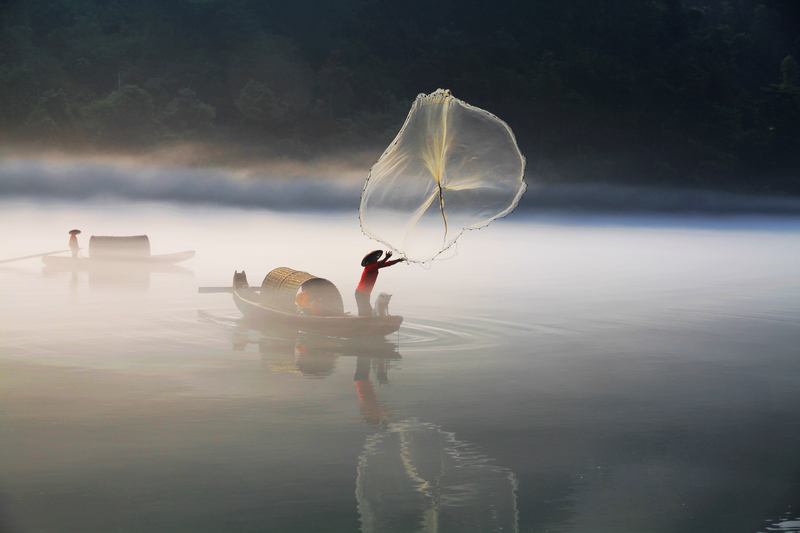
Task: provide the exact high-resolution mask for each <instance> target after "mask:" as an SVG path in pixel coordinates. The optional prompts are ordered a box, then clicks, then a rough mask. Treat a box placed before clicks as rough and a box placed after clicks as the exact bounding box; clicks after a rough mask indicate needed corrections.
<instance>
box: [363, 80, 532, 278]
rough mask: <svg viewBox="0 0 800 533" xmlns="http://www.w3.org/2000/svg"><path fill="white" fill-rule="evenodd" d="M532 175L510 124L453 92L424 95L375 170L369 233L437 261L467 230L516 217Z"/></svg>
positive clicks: (369, 187) (414, 256)
mask: <svg viewBox="0 0 800 533" xmlns="http://www.w3.org/2000/svg"><path fill="white" fill-rule="evenodd" d="M524 172H525V158H524V157H523V155H522V153H521V152H520V151H519V147H518V146H517V142H516V139H515V138H514V133H513V132H512V131H511V128H509V127H508V125H507V124H506V123H505V122H503V121H502V120H500V119H499V118H497V117H496V116H494V115H492V114H491V113H489V112H487V111H484V110H482V109H478V108H477V107H473V106H471V105H469V104H467V103H465V102H462V101H461V100H459V99H457V98H455V97H453V96H452V95H451V94H450V91H447V90H442V89H439V90H437V91H436V92H434V93H432V94H429V95H425V94H420V95H419V96H417V99H416V100H415V101H414V104H413V105H412V106H411V111H410V112H409V114H408V118H406V122H405V124H403V127H402V128H401V129H400V133H398V134H397V137H396V138H395V139H394V141H393V142H392V143H391V144H390V145H389V147H388V148H387V149H386V151H385V152H384V153H383V155H382V156H381V158H380V159H379V160H378V162H377V163H375V165H374V166H373V167H372V169H370V173H369V177H368V178H367V182H366V184H365V185H364V191H363V193H362V195H361V208H360V216H361V228H362V229H363V231H364V233H365V234H366V235H368V236H369V237H371V238H373V239H376V240H378V241H380V242H382V243H384V244H385V245H387V246H389V247H390V248H392V249H393V250H395V251H396V252H399V253H401V254H403V255H405V257H406V258H407V259H408V260H409V261H412V262H418V263H421V262H426V261H430V260H432V259H434V258H435V257H437V256H438V255H440V254H441V253H442V252H444V251H445V250H447V249H448V248H450V246H452V245H453V243H455V241H456V239H458V237H459V236H460V235H461V234H462V233H463V232H464V230H467V229H475V228H480V227H483V226H485V225H487V224H489V223H490V222H491V221H492V220H494V219H496V218H499V217H504V216H506V215H507V214H509V213H510V212H511V211H512V210H513V209H514V208H515V207H516V206H517V204H518V203H519V200H520V198H521V197H522V194H523V193H524V192H525V182H524V180H523V175H524Z"/></svg>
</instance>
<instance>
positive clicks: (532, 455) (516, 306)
mask: <svg viewBox="0 0 800 533" xmlns="http://www.w3.org/2000/svg"><path fill="white" fill-rule="evenodd" d="M4 168H7V167H4ZM69 172H72V171H71V170H70V171H68V173H69ZM120 172H122V171H120ZM125 172H128V171H125ZM125 172H123V174H124V176H123V177H120V178H118V181H119V183H121V184H122V185H120V187H122V188H121V189H120V190H122V191H123V192H122V194H121V195H118V196H116V197H114V198H113V199H104V200H100V199H99V198H93V199H92V200H90V201H82V200H78V199H75V198H70V197H68V199H66V200H65V199H64V198H63V197H62V196H60V193H59V194H51V193H46V192H44V193H37V192H32V193H30V194H27V193H26V194H25V195H17V194H14V195H9V194H8V193H7V192H4V193H3V195H4V197H3V199H2V200H0V227H2V228H3V231H2V233H0V249H2V250H3V255H2V257H0V260H2V259H5V258H11V257H18V256H23V255H29V254H35V253H42V252H46V251H51V250H58V249H66V248H67V239H68V237H69V236H68V234H67V232H68V230H70V229H73V228H78V229H81V230H83V232H84V233H83V234H82V235H81V236H80V237H79V239H80V242H81V243H82V245H84V246H85V245H86V244H87V243H88V238H89V236H90V235H93V234H94V235H134V234H148V235H149V237H150V242H151V247H152V252H153V253H154V254H160V253H171V252H176V251H180V250H186V249H194V250H196V251H197V255H196V257H195V258H194V259H192V260H190V261H188V262H186V263H182V264H181V265H180V266H179V267H178V268H177V269H174V270H169V271H160V272H158V271H154V272H144V273H138V274H134V275H125V276H115V275H114V274H113V273H111V274H105V275H104V274H103V273H98V272H90V271H87V272H77V273H75V275H73V273H72V272H58V271H47V270H45V269H43V268H42V265H41V262H40V260H39V259H30V260H25V261H20V262H13V263H6V264H0V295H2V298H0V409H2V411H3V413H4V420H3V424H2V427H1V428H0V439H2V442H3V443H4V444H3V447H2V452H0V454H1V457H0V458H2V461H0V483H1V485H0V488H1V489H2V491H3V494H2V496H3V497H2V498H0V519H2V520H0V526H2V525H5V524H6V523H8V524H10V525H9V527H7V528H5V530H8V531H11V532H14V531H22V532H25V531H76V532H78V531H80V532H82V533H83V532H91V531H98V532H99V531H109V530H115V529H119V528H120V527H122V528H123V529H125V528H127V529H128V530H130V531H141V530H147V529H153V528H154V527H157V528H160V529H164V530H169V531H192V532H195V533H196V532H198V531H208V532H211V531H222V530H224V531H256V530H263V529H265V528H268V529H271V530H273V531H287V532H288V531H298V530H314V529H315V528H316V527H318V524H325V525H326V526H325V527H326V529H327V530H329V531H357V530H358V529H359V528H362V527H367V526H365V524H367V523H372V524H375V523H378V522H376V520H378V521H384V520H388V521H390V522H391V521H394V520H399V518H398V517H401V516H402V517H403V520H407V522H404V523H405V524H411V525H413V526H414V527H412V529H413V528H416V529H418V530H425V531H432V530H433V528H435V527H439V531H466V530H468V529H464V527H463V525H461V526H455V525H450V523H449V522H448V523H445V522H439V523H438V524H437V523H433V522H431V521H430V519H431V517H433V516H444V515H445V513H444V512H438V511H448V512H449V513H450V514H449V516H458V512H453V509H457V507H450V508H446V509H442V508H437V507H436V505H439V503H437V502H438V501H439V500H437V499H436V495H437V494H438V493H437V492H436V491H435V490H433V488H435V487H436V486H438V487H441V488H444V489H447V490H450V491H453V490H457V487H454V486H453V485H451V484H449V480H448V479H447V478H442V479H441V480H438V481H436V483H438V485H436V484H434V483H433V482H432V481H431V480H433V479H434V478H435V476H434V475H433V474H431V473H432V472H435V471H436V470H435V468H434V467H436V466H437V464H436V463H435V461H434V460H433V459H434V458H436V457H444V458H443V459H442V461H443V462H442V463H441V464H442V465H445V466H448V465H449V466H450V467H453V468H456V467H458V468H459V470H458V473H457V476H456V477H455V478H454V479H455V480H456V481H458V485H459V486H462V485H463V486H464V487H467V488H468V489H469V490H468V491H466V492H463V493H461V494H459V497H454V496H452V495H451V496H449V497H450V499H449V500H441V501H450V502H463V501H468V502H473V501H484V502H496V506H495V508H496V509H498V510H499V511H501V513H504V514H502V516H497V517H496V518H493V520H494V523H500V524H503V525H504V526H507V527H510V528H512V530H513V528H515V527H516V528H518V529H519V530H520V531H544V530H561V531H587V530H592V531H615V532H618V531H622V532H627V531H641V530H647V531H653V530H659V528H660V529H661V530H664V531H679V530H680V531H708V530H714V529H715V528H717V529H727V530H736V531H758V530H760V529H759V527H761V529H763V527H764V526H763V524H764V523H765V521H766V520H770V521H771V522H775V526H774V527H778V525H777V524H778V522H777V521H776V518H777V517H778V516H783V515H781V513H783V512H785V510H786V509H788V508H790V507H789V506H790V505H791V504H792V503H793V502H796V496H797V495H798V494H800V487H798V486H797V481H796V479H795V476H794V472H796V471H797V469H798V468H800V456H798V453H797V450H796V448H797V447H796V442H797V439H798V438H800V433H799V432H798V431H797V428H796V424H795V423H794V420H796V419H797V416H798V415H799V414H800V389H798V387H797V385H796V376H797V374H798V372H799V371H800V360H799V359H798V357H797V331H798V326H800V303H799V302H800V220H798V219H797V218H790V217H784V218H777V217H754V216H728V217H725V218H719V217H708V216H691V217H690V216H670V217H666V216H642V215H639V216H606V215H598V214H595V215H592V216H588V215H585V214H584V215H580V216H579V215H574V214H564V213H561V214H552V213H551V214H548V215H542V214H540V213H538V212H536V211H533V210H529V211H526V210H524V209H523V210H520V211H517V212H515V213H513V214H512V215H511V216H510V217H508V218H506V219H503V220H499V221H496V222H495V223H493V224H492V225H491V226H490V227H488V228H485V229H482V230H480V231H475V232H470V233H468V234H466V235H465V236H464V237H463V238H462V239H461V240H459V245H458V248H457V250H456V254H455V255H454V256H453V257H452V258H451V259H449V260H446V261H435V262H433V263H432V264H430V265H428V266H427V267H421V266H416V265H414V266H412V265H403V264H399V265H396V266H393V267H391V268H389V269H386V270H383V271H382V272H381V274H380V277H379V279H378V284H377V286H376V289H375V292H376V293H377V292H379V291H385V292H389V293H392V294H393V298H392V305H391V312H392V313H393V314H400V315H403V316H404V317H405V322H404V325H403V327H402V328H401V330H400V332H399V333H398V334H397V335H393V336H389V337H387V339H386V340H385V341H384V342H383V343H379V344H368V345H366V346H359V345H352V344H347V343H345V344H341V343H336V342H333V341H331V342H327V343H319V342H316V341H310V340H309V339H304V338H297V339H290V340H289V341H288V343H287V342H286V341H285V340H284V339H278V338H274V337H271V336H270V335H269V334H265V333H262V332H259V331H254V330H252V329H248V328H246V327H244V326H243V325H242V324H241V323H240V321H239V317H240V315H239V313H238V311H237V310H236V309H235V307H234V305H233V302H232V300H231V297H230V295H229V294H198V293H197V288H198V287H199V286H221V285H229V284H230V282H231V277H232V274H233V271H234V270H242V269H245V270H246V271H247V273H248V277H249V280H250V283H251V284H259V283H260V281H261V279H262V278H263V276H264V275H265V274H266V273H267V272H268V271H269V270H271V269H272V268H275V267H278V266H290V267H294V268H297V269H301V270H306V271H308V272H311V273H313V274H316V275H319V276H322V277H326V278H328V279H330V280H331V281H333V282H334V283H335V284H336V285H337V286H338V287H339V289H340V291H341V292H342V296H343V298H344V301H345V307H346V309H347V310H350V311H353V310H354V309H355V302H354V301H353V296H352V292H353V290H354V288H355V285H356V283H357V281H358V277H359V276H360V271H361V268H360V267H359V262H360V259H361V257H362V256H363V255H364V253H366V252H367V251H370V250H372V249H375V248H378V246H376V244H375V243H374V242H372V241H370V240H369V239H367V238H366V237H365V236H364V235H363V234H362V233H361V231H360V228H359V225H358V214H357V195H358V193H359V189H358V187H357V186H354V185H350V186H351V187H355V189H354V194H356V198H354V199H350V198H344V196H342V197H341V198H339V199H337V197H335V196H334V197H333V199H332V200H331V202H332V205H334V206H335V205H337V202H341V203H340V204H338V207H336V208H331V209H312V210H309V209H307V208H304V209H303V210H286V205H284V206H283V207H279V206H278V204H280V203H281V198H280V197H269V195H265V196H264V198H267V197H269V199H268V200H265V201H266V202H267V203H268V205H274V206H276V207H275V209H258V208H253V207H252V205H248V206H246V208H245V209H242V208H238V207H232V206H231V205H224V204H226V203H227V204H235V198H237V195H239V194H240V193H241V191H239V192H231V191H230V190H228V191H227V192H226V190H225V189H226V187H230V188H231V189H232V190H236V188H237V187H238V185H237V183H238V182H235V181H232V182H230V183H229V182H225V181H224V180H223V181H222V182H220V183H217V182H216V181H215V182H214V183H215V184H216V185H215V187H211V186H209V187H208V189H207V191H208V194H207V197H206V198H207V199H209V200H212V199H213V198H214V197H215V196H219V197H221V198H223V199H224V198H227V199H228V200H225V201H223V202H219V203H214V202H205V201H204V202H200V203H197V202H195V201H183V200H176V201H166V199H165V198H158V197H157V195H155V194H154V195H153V196H147V197H145V196H142V197H137V196H135V195H133V196H131V197H129V198H127V199H124V198H122V197H124V196H126V195H128V192H125V191H129V189H125V188H124V187H132V188H138V189H141V190H147V187H145V186H144V183H147V181H146V179H143V181H142V183H140V184H138V185H135V187H134V186H133V185H130V184H127V181H128V179H129V178H130V179H133V180H136V179H139V178H138V177H137V176H138V174H137V172H136V171H133V170H131V171H130V174H126V173H125ZM101 174H102V172H98V173H97V175H96V177H95V178H93V179H95V180H96V181H94V182H91V183H93V184H96V183H99V182H101V181H102V179H101V178H100V176H101ZM179 174H180V175H182V176H184V177H183V178H181V179H180V180H178V182H179V183H180V187H176V188H175V190H176V191H177V190H180V189H181V188H190V187H191V186H192V184H193V183H194V178H193V176H194V177H196V171H191V170H183V171H181V172H180V173H179ZM199 174H201V175H202V174H203V173H202V172H201V173H199ZM3 179H6V178H3V177H0V182H2V180H3ZM41 179H42V180H43V181H44V182H47V180H50V179H51V178H46V179H45V178H41ZM162 179H163V180H164V181H169V179H170V178H169V176H162V177H160V178H157V179H156V181H159V180H162ZM216 179H217V178H214V180H216ZM212 181H213V180H212ZM111 182H112V183H116V182H115V181H114V180H111ZM200 182H201V183H202V182H203V178H202V177H201V179H200ZM2 183H6V184H7V183H8V181H6V182H2ZM65 183H71V182H70V180H66V182H65ZM93 186H94V185H91V186H89V185H87V187H86V188H85V189H84V191H85V192H86V191H89V190H91V188H92V187H93ZM305 186H306V185H304V184H303V183H299V184H297V191H298V193H299V192H300V191H302V190H303V187H305ZM114 187H116V185H114ZM112 189H113V187H112V188H109V189H108V190H107V192H109V193H110V192H113V190H112ZM63 190H65V189H57V191H63ZM130 190H133V189H130ZM148 194H149V193H148ZM276 194H277V193H276ZM342 194H344V193H342ZM529 194H533V195H535V194H536V191H535V189H534V190H533V191H532V192H529ZM82 196H83V195H79V197H82ZM109 196H110V194H109ZM129 196H130V195H129ZM176 196H177V194H176ZM296 197H298V198H299V197H302V195H301V194H298V196H296ZM137 199H138V200H141V199H144V200H146V201H132V200H137ZM269 202H271V203H269ZM349 202H352V204H353V207H352V209H351V208H348V207H345V206H346V205H348V203H349ZM255 203H257V202H255V201H254V202H253V204H255ZM279 209H282V210H279ZM409 421H413V425H409V424H410V422H409ZM404 439H405V440H404ZM437 440H438V444H437V443H434V441H437ZM454 443H455V444H454ZM454 445H457V448H453V447H454ZM403 446H406V448H405V450H411V451H413V448H414V446H417V447H419V448H418V449H417V450H416V452H415V453H416V454H417V455H415V456H414V457H417V459H415V460H413V461H411V462H412V463H415V462H416V463H418V464H419V465H421V466H420V467H418V468H426V469H427V470H424V471H423V470H420V471H419V473H418V475H417V477H418V478H419V479H421V480H422V482H420V481H419V479H416V478H415V477H414V476H410V474H409V473H408V470H403V471H402V472H400V467H401V466H402V464H401V463H399V462H398V460H402V459H403V456H398V457H395V456H391V457H390V456H387V455H378V452H381V453H387V454H388V453H390V452H391V453H395V454H400V453H406V452H404V451H402V450H403ZM440 446H441V448H440ZM448 446H449V447H448ZM452 449H456V450H457V451H458V450H468V451H469V452H470V454H471V455H470V456H469V457H470V460H469V461H466V462H465V461H463V460H461V459H457V458H456V456H455V455H452V453H451V452H452ZM398 450H400V451H398ZM442 450H444V456H442ZM448 450H449V451H448ZM448 454H450V455H448ZM407 462H408V461H407ZM384 464H386V465H391V466H392V467H393V469H390V468H382V467H381V466H380V465H384ZM465 465H466V466H468V467H469V468H462V467H463V466H465ZM483 465H485V466H483ZM365 469H367V470H365ZM469 469H475V470H474V476H469V474H470V470H469ZM395 471H398V472H400V473H399V474H395V473H394V472H395ZM403 472H404V473H403ZM398 476H401V477H398ZM402 476H404V477H402ZM359 477H360V479H361V481H364V480H367V481H369V482H372V483H373V485H372V486H377V487H380V491H376V492H373V493H370V492H365V491H367V490H368V489H367V484H359ZM409 480H411V481H409ZM395 482H396V483H398V485H397V487H401V488H402V489H403V490H398V491H396V492H386V491H389V490H390V489H391V487H392V486H393V483H395ZM423 482H428V485H427V486H422V485H424V483H423ZM415 483H416V484H415ZM375 484H377V485H375ZM481 491H485V493H481ZM381 494H386V497H387V498H388V499H386V500H382V499H381ZM742 495H745V496H742ZM388 501H390V502H392V506H391V507H389V506H384V507H381V505H382V502H388ZM709 502H712V503H713V505H712V504H709ZM365 505H368V506H369V510H368V513H369V514H367V511H366V510H365V507H364V506H365ZM398 506H407V507H403V512H400V511H401V509H400V508H399V507H398ZM473 510H474V511H475V515H476V516H477V515H480V513H479V512H478V511H482V509H479V508H475V509H473ZM406 511H407V512H406ZM433 511H437V512H433ZM437 513H438V514H437ZM426 517H427V519H428V520H429V521H428V522H425V519H426ZM790 518H794V516H787V517H785V518H783V522H786V521H788V520H789V519H790ZM380 523H383V522H380ZM154 524H157V526H154ZM423 524H424V525H425V527H427V529H425V527H423ZM687 524H690V525H688V526H687ZM691 524H696V526H692V525H691ZM709 524H711V525H712V526H713V527H710V526H709ZM483 525H485V526H487V528H488V525H489V523H488V522H487V523H486V524H483ZM409 527H411V526H409Z"/></svg>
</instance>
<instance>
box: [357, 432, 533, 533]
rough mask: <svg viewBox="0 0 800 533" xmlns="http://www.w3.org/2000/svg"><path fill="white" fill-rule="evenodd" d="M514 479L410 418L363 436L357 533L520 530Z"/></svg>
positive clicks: (448, 436)
mask: <svg viewBox="0 0 800 533" xmlns="http://www.w3.org/2000/svg"><path fill="white" fill-rule="evenodd" d="M516 491H517V478H516V476H515V475H514V473H513V472H511V471H510V470H508V469H507V468H503V467H500V466H497V465H495V464H494V463H493V461H492V460H491V459H490V458H489V457H487V456H485V455H483V454H481V453H479V452H478V451H477V450H476V449H475V448H474V447H473V446H471V445H470V444H468V443H465V442H462V441H459V440H458V439H457V438H456V435H455V434H454V433H451V432H449V431H444V430H443V429H441V428H440V427H439V426H437V425H435V424H431V423H425V422H421V421H419V420H416V419H409V420H403V421H401V422H394V423H390V424H388V425H387V427H386V428H385V429H384V430H383V431H381V432H379V433H376V434H374V435H370V436H369V437H367V442H366V444H365V445H364V449H363V452H362V453H361V456H360V457H359V460H358V475H357V477H356V498H357V501H358V512H359V515H360V519H361V531H362V532H364V533H372V532H387V531H424V532H434V531H458V532H470V531H515V532H516V531H519V525H518V513H517V496H516Z"/></svg>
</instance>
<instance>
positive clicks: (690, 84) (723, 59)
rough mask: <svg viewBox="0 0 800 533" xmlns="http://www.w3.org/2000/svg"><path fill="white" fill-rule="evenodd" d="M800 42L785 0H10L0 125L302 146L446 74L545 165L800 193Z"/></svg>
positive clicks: (392, 107) (355, 134)
mask: <svg viewBox="0 0 800 533" xmlns="http://www.w3.org/2000/svg"><path fill="white" fill-rule="evenodd" d="M798 54H800V3H798V2H796V1H789V0H768V1H767V0H734V1H730V0H646V1H643V0H536V1H532V2H495V3H489V2H472V3H470V2H467V3H464V2H456V1H455V0H438V1H437V2H428V1H423V0H407V1H406V2H396V1H395V0H369V1H366V0H341V1H340V2H335V3H331V2H327V1H325V0H294V1H293V2H263V1H260V0H235V1H224V0H185V1H182V2H152V1H149V0H127V1H126V2H104V1H101V0H26V1H25V2H22V1H14V2H6V3H2V6H0V130H2V131H0V133H2V134H3V135H4V137H5V138H7V139H8V138H10V139H15V138H27V139H31V138H35V139H38V140H40V141H41V142H47V143H70V144H74V143H79V142H83V143H85V144H88V145H94V144H98V145H103V146H117V147H126V146H149V145H154V144H157V143H161V142H168V141H170V140H175V139H198V140H202V139H217V140H218V139H222V140H225V139H227V140H228V141H229V142H241V141H243V140H252V141H253V142H260V143H262V144H264V145H269V146H271V147H277V148H276V149H278V150H282V151H284V152H285V153H286V154H304V155H305V154H308V153H309V151H311V152H312V153H313V151H314V149H317V148H318V147H330V146H336V147H342V146H351V147H352V146H353V145H356V144H367V145H369V146H372V147H379V146H381V145H385V143H387V142H389V141H390V140H391V138H393V136H394V134H395V133H396V132H397V130H398V129H399V127H400V125H401V124H402V122H403V119H404V118H405V115H406V113H407V112H408V105H409V104H410V102H411V101H412V100H413V98H414V97H415V96H416V95H417V94H418V93H420V92H431V91H433V90H435V89H437V88H439V87H443V88H449V89H451V90H452V91H453V93H454V94H455V95H456V96H458V97H459V98H462V99H464V100H466V101H467V102H470V103H472V104H474V105H477V106H480V107H483V108H485V109H487V110H489V111H491V112H494V113H495V114H497V115H498V116H500V117H502V118H503V119H505V120H506V121H507V122H509V124H510V125H511V127H512V128H513V129H514V131H515V133H516V135H517V138H518V141H519V142H520V145H521V148H522V149H523V151H524V152H525V153H526V155H527V157H528V159H529V161H530V162H531V168H532V169H537V170H538V171H539V172H540V173H545V172H547V173H548V175H547V176H540V177H542V178H544V177H546V178H548V179H559V180H562V181H563V180H623V179H624V180H629V181H638V182H648V181H650V180H660V181H666V182H672V183H677V184H694V185H698V186H710V187H720V188H731V187H736V188H749V189H758V188H760V187H762V186H768V187H769V188H770V190H773V191H775V190H784V191H792V192H800V184H798V183H797V179H796V178H792V177H791V176H797V175H799V174H800V160H798V155H797V154H798V153H800V149H798V147H799V146H800V131H798V126H797V124H798V122H800V121H798V119H799V118H800V117H799V116H798V113H799V111H798V105H800V104H799V103H798V96H797V90H798V86H800V79H799V78H800V68H798V64H797V61H796V60H795V58H797V57H798ZM309 147H313V148H309Z"/></svg>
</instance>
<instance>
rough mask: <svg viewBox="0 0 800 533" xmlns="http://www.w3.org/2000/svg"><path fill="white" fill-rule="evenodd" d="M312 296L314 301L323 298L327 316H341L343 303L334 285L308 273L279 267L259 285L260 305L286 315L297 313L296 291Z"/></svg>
mask: <svg viewBox="0 0 800 533" xmlns="http://www.w3.org/2000/svg"><path fill="white" fill-rule="evenodd" d="M301 287H303V290H305V291H307V292H309V293H311V294H312V297H314V299H316V298H323V299H324V301H325V308H326V309H327V311H328V314H329V315H343V314H344V303H343V302H342V295H341V294H340V293H339V289H337V288H336V285H334V284H333V283H331V282H330V281H328V280H326V279H324V278H319V277H317V276H314V275H312V274H309V273H308V272H303V271H301V270H294V269H292V268H288V267H280V268H276V269H274V270H272V271H271V272H270V273H269V274H267V276H266V277H265V278H264V281H263V282H262V283H261V304H262V305H265V306H267V307H272V308H273V309H280V310H281V311H286V312H287V313H294V312H296V311H297V304H296V302H295V298H296V297H297V291H299V290H300V288H301Z"/></svg>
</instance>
